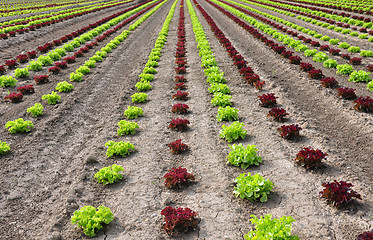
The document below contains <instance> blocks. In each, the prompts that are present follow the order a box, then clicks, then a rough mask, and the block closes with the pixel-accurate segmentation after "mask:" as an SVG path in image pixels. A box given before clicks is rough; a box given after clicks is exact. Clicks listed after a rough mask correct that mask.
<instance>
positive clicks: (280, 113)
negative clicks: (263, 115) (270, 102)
mask: <svg viewBox="0 0 373 240" xmlns="http://www.w3.org/2000/svg"><path fill="white" fill-rule="evenodd" d="M286 115H289V114H288V113H287V112H286V110H285V109H283V108H278V107H275V108H272V109H271V110H269V113H268V115H267V117H271V118H272V119H273V120H274V121H276V122H283V121H284V117H285V116H286Z"/></svg>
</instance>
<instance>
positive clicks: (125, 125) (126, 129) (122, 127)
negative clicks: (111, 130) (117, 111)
mask: <svg viewBox="0 0 373 240" xmlns="http://www.w3.org/2000/svg"><path fill="white" fill-rule="evenodd" d="M118 126H119V128H118V136H122V135H123V134H125V135H129V134H135V133H136V128H139V125H138V124H137V123H135V122H129V121H125V120H121V121H120V122H119V123H118Z"/></svg>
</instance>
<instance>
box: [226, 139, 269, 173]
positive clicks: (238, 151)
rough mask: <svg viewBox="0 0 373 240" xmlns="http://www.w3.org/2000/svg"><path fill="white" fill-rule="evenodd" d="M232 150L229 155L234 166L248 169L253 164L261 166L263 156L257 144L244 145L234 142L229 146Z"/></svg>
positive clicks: (229, 159)
mask: <svg viewBox="0 0 373 240" xmlns="http://www.w3.org/2000/svg"><path fill="white" fill-rule="evenodd" d="M229 147H230V149H231V151H230V152H229V155H228V157H227V158H228V163H230V164H232V165H233V166H237V167H238V166H241V168H242V169H247V168H248V167H250V166H252V165H256V166H259V164H260V163H261V162H262V158H261V157H259V156H258V149H257V148H256V146H255V145H247V146H246V147H244V146H243V145H242V144H241V143H240V144H238V145H237V144H233V145H230V146H229Z"/></svg>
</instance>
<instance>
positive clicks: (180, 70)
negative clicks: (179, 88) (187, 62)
mask: <svg viewBox="0 0 373 240" xmlns="http://www.w3.org/2000/svg"><path fill="white" fill-rule="evenodd" d="M175 72H176V73H177V74H185V73H186V68H185V67H175Z"/></svg>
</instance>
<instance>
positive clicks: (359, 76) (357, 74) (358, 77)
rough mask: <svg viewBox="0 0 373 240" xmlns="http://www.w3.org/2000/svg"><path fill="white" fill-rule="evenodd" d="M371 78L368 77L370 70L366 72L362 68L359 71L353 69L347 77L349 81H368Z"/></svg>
mask: <svg viewBox="0 0 373 240" xmlns="http://www.w3.org/2000/svg"><path fill="white" fill-rule="evenodd" d="M371 80H372V79H371V78H370V72H366V71H363V70H360V71H353V72H352V73H351V74H350V78H349V79H348V81H349V82H370V81H371Z"/></svg>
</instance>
